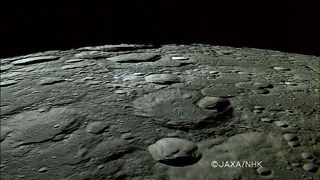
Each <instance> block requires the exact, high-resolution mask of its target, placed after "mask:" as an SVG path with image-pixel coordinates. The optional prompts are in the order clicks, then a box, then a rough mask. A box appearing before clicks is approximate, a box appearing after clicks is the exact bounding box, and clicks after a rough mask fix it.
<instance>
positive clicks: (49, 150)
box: [0, 44, 320, 180]
mask: <svg viewBox="0 0 320 180" xmlns="http://www.w3.org/2000/svg"><path fill="white" fill-rule="evenodd" d="M319 62H320V58H319V57H317V56H310V55H302V54H292V53H285V52H280V51H272V50H263V49H253V48H233V47H225V46H212V45H204V44H191V45H175V44H168V45H162V46H152V45H130V44H121V45H105V46H97V47H83V48H79V49H72V50H66V51H60V50H55V51H47V52H39V53H33V54H29V55H25V56H19V57H12V58H6V59H1V84H0V85H1V144H0V145H1V165H0V168H1V169H0V170H1V179H3V180H6V179H66V180H76V179H110V180H111V179H128V180H129V179H134V180H140V179H163V180H165V179H169V180H173V179H184V180H194V179H199V180H202V179H203V180H205V179H306V178H307V179H308V178H309V179H319V177H320V176H319V173H320V172H319V170H318V169H319V165H320V161H319V158H320V154H319V152H320V121H319V107H320V106H319V73H320V68H319ZM236 165H237V166H236Z"/></svg>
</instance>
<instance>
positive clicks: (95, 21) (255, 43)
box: [0, 0, 320, 57]
mask: <svg viewBox="0 0 320 180" xmlns="http://www.w3.org/2000/svg"><path fill="white" fill-rule="evenodd" d="M30 2H32V3H30ZM66 2H67V1H65V2H56V1H39V2H35V1H29V2H26V1H20V2H12V1H11V3H10V4H8V3H7V4H4V3H2V4H1V6H0V10H1V11H0V20H1V24H0V25H1V26H0V44H1V45H0V46H1V47H0V51H1V53H0V57H10V56H16V55H23V54H27V53H33V52H39V51H46V50H54V49H70V48H77V47H82V46H89V45H90V46H96V45H103V44H120V43H154V44H164V43H177V44H180V43H208V44H213V45H227V46H236V47H255V48H266V49H275V50H281V51H286V52H296V53H303V54H313V55H320V47H319V32H320V29H319V28H318V27H319V26H318V24H320V19H319V17H320V15H319V14H320V7H319V6H317V5H316V4H314V3H310V2H308V1H302V0H301V1H300V2H294V1H288V2H284V1H280V0H279V1H278V2H277V1H275V2H272V1H262V0H257V1H251V2H244V1H213V0H212V1H202V0H193V1H188V0H185V1H182V0H176V1H175V0H160V1H156V0H131V1H121V0H116V1H110V0H109V1H108V0H106V1H103V2H94V1H87V2H80V1H78V2H74V3H70V2H69V3H66ZM280 2H282V3H280Z"/></svg>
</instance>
